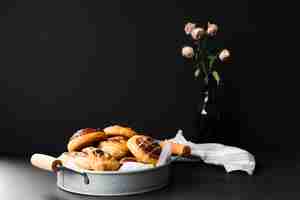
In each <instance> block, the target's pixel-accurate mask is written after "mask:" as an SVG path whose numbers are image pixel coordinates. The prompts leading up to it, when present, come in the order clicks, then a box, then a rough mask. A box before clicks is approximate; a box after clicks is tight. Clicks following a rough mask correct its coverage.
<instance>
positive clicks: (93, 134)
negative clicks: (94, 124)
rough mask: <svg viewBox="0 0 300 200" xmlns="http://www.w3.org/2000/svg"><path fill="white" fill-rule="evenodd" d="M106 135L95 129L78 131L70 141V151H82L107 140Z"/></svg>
mask: <svg viewBox="0 0 300 200" xmlns="http://www.w3.org/2000/svg"><path fill="white" fill-rule="evenodd" d="M105 138H106V136H105V133H103V132H101V131H97V130H96V129H93V128H85V129H80V130H78V131H77V132H76V133H75V134H74V135H73V136H72V137H71V138H70V140H69V143H68V151H69V152H72V151H80V150H81V149H82V148H84V147H86V146H89V145H91V144H94V143H95V142H99V141H100V140H103V139H105Z"/></svg>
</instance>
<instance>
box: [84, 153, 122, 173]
mask: <svg viewBox="0 0 300 200" xmlns="http://www.w3.org/2000/svg"><path fill="white" fill-rule="evenodd" d="M88 155H89V162H90V165H91V168H92V169H93V170H96V171H114V170H117V169H119V167H120V163H119V161H118V160H116V159H115V158H114V157H112V156H111V155H110V154H108V153H105V152H103V151H102V150H101V149H99V148H95V149H94V150H91V151H89V153H88Z"/></svg>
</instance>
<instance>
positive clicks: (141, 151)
mask: <svg viewBox="0 0 300 200" xmlns="http://www.w3.org/2000/svg"><path fill="white" fill-rule="evenodd" d="M127 146H128V149H129V151H130V152H131V153H132V154H133V155H134V156H135V157H136V159H137V161H139V162H143V163H150V164H156V163H157V161H158V158H159V155H160V153H161V147H160V146H159V144H158V143H156V142H155V140H154V139H153V138H151V137H149V136H144V135H135V136H133V137H131V138H130V139H129V140H128V141H127Z"/></svg>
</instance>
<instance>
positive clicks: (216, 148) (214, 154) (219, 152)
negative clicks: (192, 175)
mask: <svg viewBox="0 0 300 200" xmlns="http://www.w3.org/2000/svg"><path fill="white" fill-rule="evenodd" d="M171 141H173V142H177V143H180V144H185V145H189V146H190V147H191V154H192V155H194V156H199V157H200V158H201V159H202V160H203V161H204V162H205V163H208V164H214V165H222V166H224V168H225V170H226V172H228V173H229V172H231V171H235V170H242V171H245V172H247V173H248V174H249V175H252V174H253V171H254V169H255V158H254V156H253V155H252V154H251V153H249V152H248V151H246V150H243V149H240V148H237V147H232V146H226V145H223V144H217V143H204V144H195V143H193V142H190V141H187V140H186V139H185V138H184V137H183V134H182V131H181V130H179V131H178V133H177V134H176V136H175V137H174V138H172V139H171Z"/></svg>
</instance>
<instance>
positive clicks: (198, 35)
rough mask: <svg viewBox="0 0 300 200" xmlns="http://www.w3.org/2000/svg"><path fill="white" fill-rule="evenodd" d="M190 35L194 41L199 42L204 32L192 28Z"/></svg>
mask: <svg viewBox="0 0 300 200" xmlns="http://www.w3.org/2000/svg"><path fill="white" fill-rule="evenodd" d="M191 35H192V38H193V39H194V40H200V39H201V38H202V37H203V36H204V35H205V30H204V29H203V28H194V29H193V30H192V33H191Z"/></svg>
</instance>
